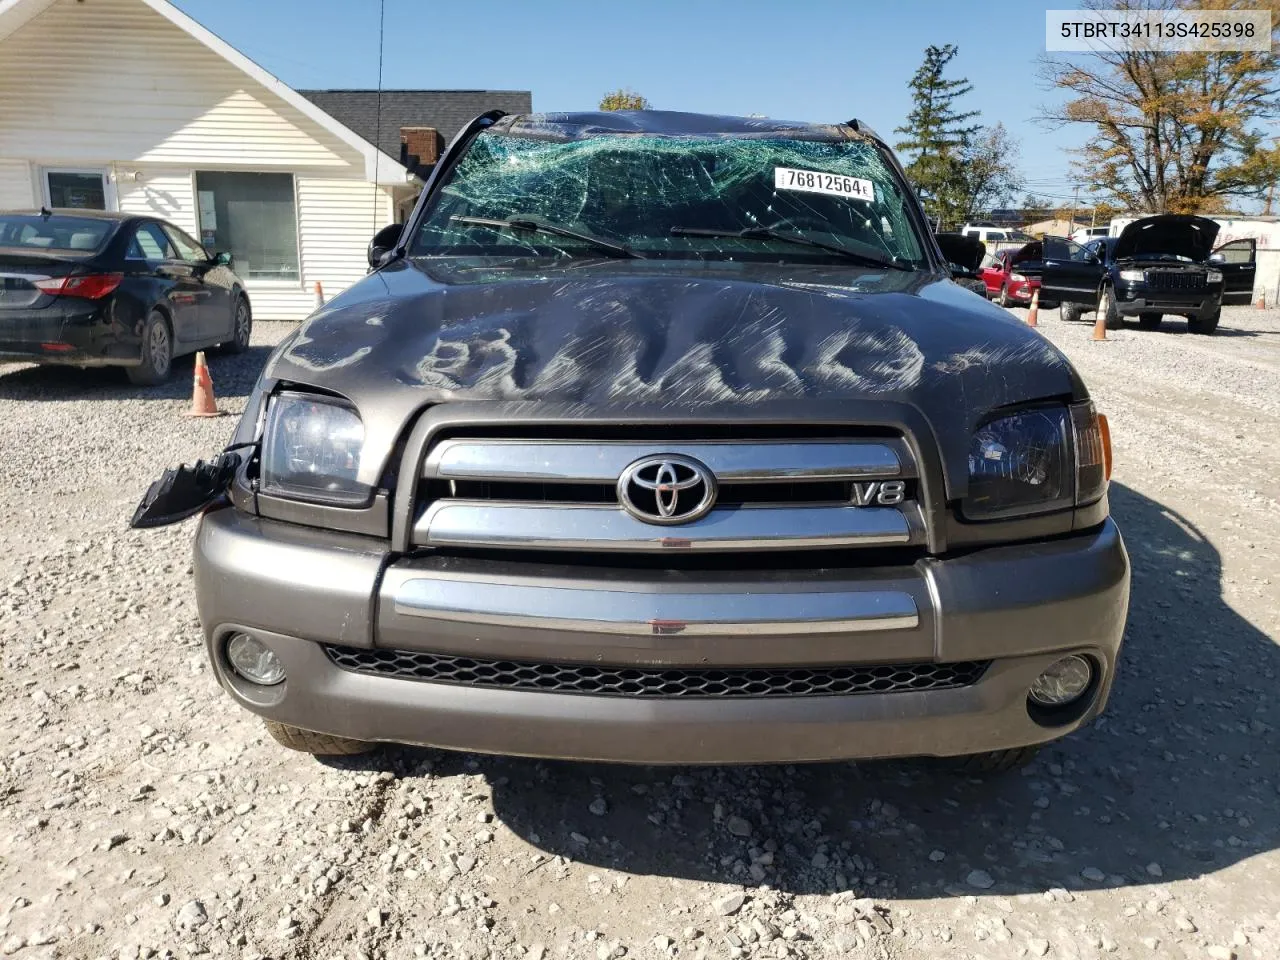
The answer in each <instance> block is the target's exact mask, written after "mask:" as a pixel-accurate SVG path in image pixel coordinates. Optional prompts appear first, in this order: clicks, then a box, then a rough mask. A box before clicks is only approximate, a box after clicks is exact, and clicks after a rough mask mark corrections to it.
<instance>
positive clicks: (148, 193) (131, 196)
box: [116, 165, 200, 238]
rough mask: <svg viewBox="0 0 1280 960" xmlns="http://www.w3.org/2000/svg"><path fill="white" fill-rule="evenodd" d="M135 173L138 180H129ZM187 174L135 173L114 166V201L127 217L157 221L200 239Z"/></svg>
mask: <svg viewBox="0 0 1280 960" xmlns="http://www.w3.org/2000/svg"><path fill="white" fill-rule="evenodd" d="M135 171H136V172H137V174H138V179H136V180H134V179H131V178H129V177H128V174H129V173H131V172H135ZM191 180H192V177H191V171H190V170H137V168H129V169H127V170H126V169H125V168H124V167H123V166H122V165H117V166H116V200H117V202H118V203H119V206H120V209H121V210H123V211H125V212H126V213H137V214H145V215H147V216H152V217H159V218H160V219H162V220H168V221H169V222H170V223H173V224H175V225H176V226H179V227H181V228H182V229H183V230H186V231H187V232H188V233H190V234H191V235H192V236H193V237H197V238H198V237H199V236H200V231H199V229H198V228H197V227H196V201H195V193H194V189H193V187H192V185H191Z"/></svg>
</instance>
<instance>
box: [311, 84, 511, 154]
mask: <svg viewBox="0 0 1280 960" xmlns="http://www.w3.org/2000/svg"><path fill="white" fill-rule="evenodd" d="M298 93H300V94H302V95H303V96H304V97H306V98H307V99H308V100H310V101H311V102H312V103H314V104H315V105H316V106H317V107H319V108H320V109H321V110H323V111H324V112H325V113H327V114H329V115H330V116H331V117H333V118H334V119H335V120H337V121H338V122H339V123H341V124H342V125H343V126H345V127H347V128H349V129H350V130H352V131H353V132H355V133H358V134H359V135H360V136H362V137H364V138H365V139H366V140H368V141H369V142H370V143H375V142H376V143H377V145H378V147H380V148H381V149H382V152H383V153H386V154H387V155H389V156H392V157H395V158H397V159H399V157H400V128H401V127H434V128H435V129H436V130H437V131H439V133H440V135H441V136H442V137H443V138H444V141H445V142H446V143H447V142H448V141H450V140H452V139H453V135H454V134H455V133H457V132H458V131H459V130H461V129H462V128H463V126H465V125H466V123H467V121H469V120H471V119H473V118H474V117H477V116H479V115H480V114H482V113H484V112H486V111H488V110H505V111H506V112H507V113H530V112H531V111H532V110H533V94H532V93H530V92H529V91H528V90H383V91H382V125H381V134H380V135H379V125H378V92H377V91H376V90H299V91H298Z"/></svg>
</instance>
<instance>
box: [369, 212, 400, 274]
mask: <svg viewBox="0 0 1280 960" xmlns="http://www.w3.org/2000/svg"><path fill="white" fill-rule="evenodd" d="M403 229H404V225H403V224H400V223H393V224H390V225H389V226H385V227H383V228H382V229H381V230H379V231H378V232H377V233H375V234H374V235H373V239H372V240H370V241H369V268H370V269H371V270H377V269H378V268H379V267H380V266H382V265H383V263H384V262H385V261H386V258H387V254H389V253H390V252H391V251H392V250H394V249H395V248H396V244H397V243H399V242H400V234H401V232H403Z"/></svg>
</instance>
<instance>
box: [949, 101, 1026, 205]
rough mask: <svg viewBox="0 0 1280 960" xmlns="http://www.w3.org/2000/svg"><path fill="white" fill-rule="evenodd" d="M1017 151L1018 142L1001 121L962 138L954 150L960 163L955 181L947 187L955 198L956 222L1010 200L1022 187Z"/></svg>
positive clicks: (1007, 202) (1010, 201)
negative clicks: (962, 140)
mask: <svg viewBox="0 0 1280 960" xmlns="http://www.w3.org/2000/svg"><path fill="white" fill-rule="evenodd" d="M1018 154H1019V148H1018V143H1017V141H1016V140H1014V139H1013V137H1011V136H1010V135H1009V131H1008V130H1006V129H1005V127H1004V124H1003V123H997V124H996V125H995V126H994V127H983V128H982V129H981V130H979V131H978V132H977V133H976V134H974V135H973V136H971V137H967V138H965V140H964V142H962V143H961V144H960V146H959V148H958V150H957V156H958V157H959V161H960V162H959V165H958V168H957V175H956V178H955V182H954V183H953V184H952V185H951V186H950V187H949V188H948V190H949V192H950V193H952V194H954V197H955V202H954V206H955V208H956V213H955V216H956V220H957V221H968V220H972V219H974V217H975V216H976V215H977V214H979V213H982V212H984V211H987V210H991V209H992V208H993V207H999V206H1003V205H1005V204H1009V203H1012V202H1013V198H1014V195H1015V194H1016V193H1017V192H1018V191H1019V190H1021V189H1022V177H1021V176H1020V175H1019V173H1018Z"/></svg>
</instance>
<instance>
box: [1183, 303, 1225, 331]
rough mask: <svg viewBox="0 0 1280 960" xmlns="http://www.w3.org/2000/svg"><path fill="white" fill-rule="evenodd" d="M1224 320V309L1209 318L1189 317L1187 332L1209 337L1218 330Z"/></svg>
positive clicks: (1216, 311)
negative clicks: (1220, 322)
mask: <svg viewBox="0 0 1280 960" xmlns="http://www.w3.org/2000/svg"><path fill="white" fill-rule="evenodd" d="M1221 319H1222V308H1221V307H1219V308H1218V309H1217V310H1215V311H1213V313H1211V314H1210V315H1209V316H1207V317H1188V318H1187V331H1188V332H1189V333H1199V334H1202V335H1203V336H1206V337H1207V336H1209V335H1210V334H1211V333H1213V332H1214V331H1215V330H1217V329H1218V322H1219V321H1220V320H1221Z"/></svg>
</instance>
